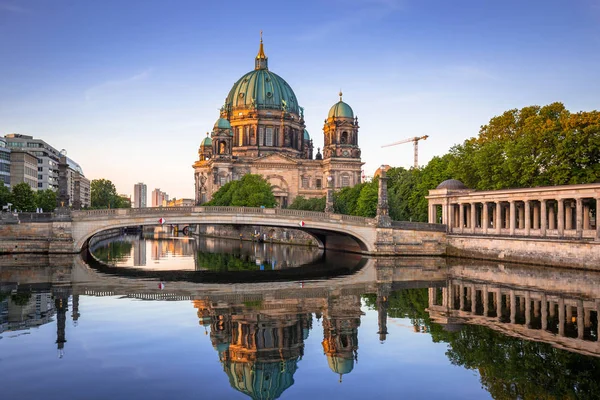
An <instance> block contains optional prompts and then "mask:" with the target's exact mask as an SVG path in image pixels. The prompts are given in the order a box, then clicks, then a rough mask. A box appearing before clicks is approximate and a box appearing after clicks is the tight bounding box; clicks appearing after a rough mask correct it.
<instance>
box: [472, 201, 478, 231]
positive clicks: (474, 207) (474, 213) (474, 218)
mask: <svg viewBox="0 0 600 400" xmlns="http://www.w3.org/2000/svg"><path fill="white" fill-rule="evenodd" d="M475 228H477V203H471V231H472V232H473V233H475Z"/></svg>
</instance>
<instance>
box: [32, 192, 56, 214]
mask: <svg viewBox="0 0 600 400" xmlns="http://www.w3.org/2000/svg"><path fill="white" fill-rule="evenodd" d="M35 204H36V206H37V207H40V208H41V209H42V210H43V211H44V212H52V211H54V209H55V208H56V192H55V191H54V190H52V189H46V190H38V191H37V193H36V194H35Z"/></svg>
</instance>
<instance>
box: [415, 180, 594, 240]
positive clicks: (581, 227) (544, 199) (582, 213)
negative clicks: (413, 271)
mask: <svg viewBox="0 0 600 400" xmlns="http://www.w3.org/2000/svg"><path fill="white" fill-rule="evenodd" d="M427 199H428V200H429V204H430V208H429V222H431V223H433V222H438V221H437V219H438V218H439V215H438V212H437V207H438V206H442V209H444V207H446V208H447V209H448V210H449V211H448V212H447V213H446V215H445V216H444V215H443V214H444V213H443V212H442V220H441V223H442V224H446V225H447V227H448V232H449V233H451V234H452V233H459V234H476V235H500V236H505V235H506V236H513V237H531V238H535V237H546V238H556V239H559V238H569V239H580V240H596V241H600V224H599V223H598V222H599V221H598V218H596V215H597V214H598V210H599V209H600V183H594V184H584V185H565V186H551V187H538V188H524V189H506V190H494V191H481V192H480V191H474V190H470V189H468V188H466V187H465V186H464V185H463V184H462V183H461V182H459V181H454V180H449V181H445V182H444V183H442V184H440V187H438V188H436V189H434V190H430V192H429V196H427Z"/></svg>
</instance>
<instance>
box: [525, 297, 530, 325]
mask: <svg viewBox="0 0 600 400" xmlns="http://www.w3.org/2000/svg"><path fill="white" fill-rule="evenodd" d="M530 325H531V295H530V293H529V291H527V292H525V326H526V327H528V328H529V327H530Z"/></svg>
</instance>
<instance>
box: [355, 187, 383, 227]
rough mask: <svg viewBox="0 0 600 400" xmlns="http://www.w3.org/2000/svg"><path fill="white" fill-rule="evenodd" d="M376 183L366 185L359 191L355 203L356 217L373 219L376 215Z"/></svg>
mask: <svg viewBox="0 0 600 400" xmlns="http://www.w3.org/2000/svg"><path fill="white" fill-rule="evenodd" d="M378 189H379V186H378V183H377V181H373V182H369V183H366V184H365V185H364V186H363V188H362V189H361V191H360V195H359V196H358V200H357V202H356V215H359V216H361V217H371V218H373V217H375V215H376V214H377V191H378Z"/></svg>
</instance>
